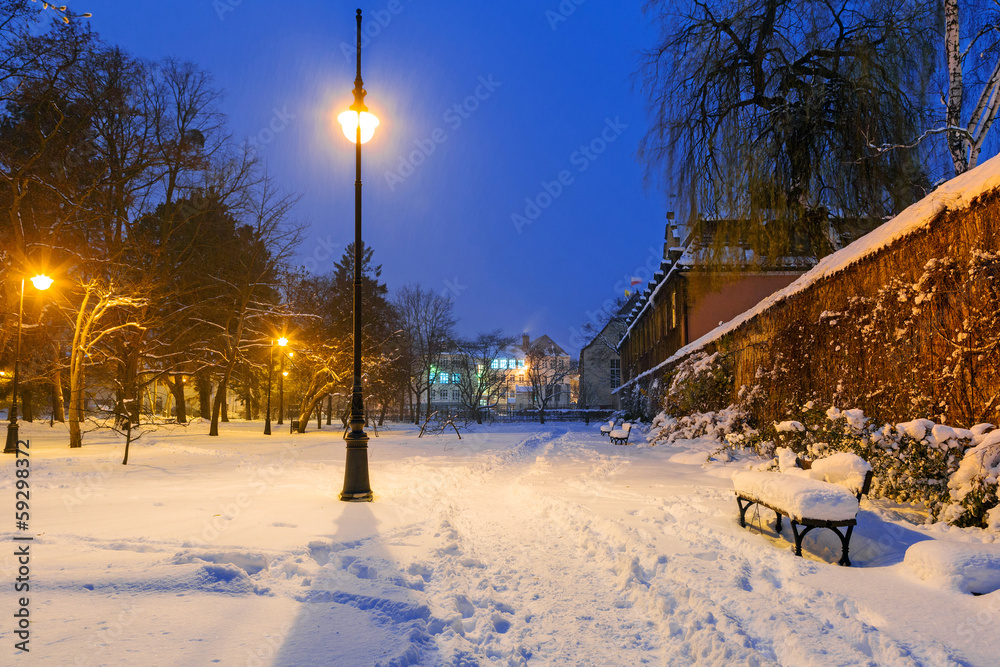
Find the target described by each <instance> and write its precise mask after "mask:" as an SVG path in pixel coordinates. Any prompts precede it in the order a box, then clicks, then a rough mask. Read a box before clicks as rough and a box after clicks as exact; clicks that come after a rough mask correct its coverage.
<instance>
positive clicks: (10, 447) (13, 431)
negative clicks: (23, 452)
mask: <svg viewBox="0 0 1000 667" xmlns="http://www.w3.org/2000/svg"><path fill="white" fill-rule="evenodd" d="M17 440H18V425H17V424H7V444H6V445H4V448H3V453H4V454H16V453H17Z"/></svg>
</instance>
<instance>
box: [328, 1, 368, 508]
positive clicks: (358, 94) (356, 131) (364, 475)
mask: <svg viewBox="0 0 1000 667" xmlns="http://www.w3.org/2000/svg"><path fill="white" fill-rule="evenodd" d="M357 19H358V50H357V54H358V56H357V64H358V71H357V76H356V77H355V79H354V104H352V105H351V108H350V111H345V112H344V113H342V114H340V116H338V120H339V121H340V124H341V127H343V129H344V135H345V136H346V137H347V138H348V139H349V140H350V141H352V142H354V148H355V153H354V156H355V159H354V165H355V180H354V385H353V387H352V389H351V432H350V433H348V434H347V437H346V438H345V440H346V441H347V459H346V462H345V466H344V489H343V491H341V492H340V499H341V500H344V501H347V502H370V501H371V500H372V489H371V484H370V483H369V481H368V435H367V434H366V433H365V428H364V427H365V404H364V398H363V395H362V388H361V253H362V245H361V145H362V144H364V143H365V142H367V141H368V140H369V139H371V138H372V135H373V134H374V132H375V127H376V126H377V125H378V119H377V118H375V116H373V115H372V114H370V113H368V107H366V106H365V95H366V93H365V84H364V81H363V80H362V78H361V10H360V9H359V10H358V13H357ZM352 135H353V136H352Z"/></svg>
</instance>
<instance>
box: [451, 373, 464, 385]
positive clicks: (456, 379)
mask: <svg viewBox="0 0 1000 667" xmlns="http://www.w3.org/2000/svg"><path fill="white" fill-rule="evenodd" d="M461 381H462V376H461V375H460V374H458V373H452V374H451V383H452V384H458V383H459V382H461Z"/></svg>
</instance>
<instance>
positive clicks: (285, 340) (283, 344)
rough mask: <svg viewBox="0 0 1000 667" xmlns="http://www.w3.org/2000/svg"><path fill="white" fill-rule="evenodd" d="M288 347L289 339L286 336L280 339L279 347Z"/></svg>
mask: <svg viewBox="0 0 1000 667" xmlns="http://www.w3.org/2000/svg"><path fill="white" fill-rule="evenodd" d="M286 345H288V339H287V338H285V337H284V336H282V337H281V338H279V339H278V347H285V346H286Z"/></svg>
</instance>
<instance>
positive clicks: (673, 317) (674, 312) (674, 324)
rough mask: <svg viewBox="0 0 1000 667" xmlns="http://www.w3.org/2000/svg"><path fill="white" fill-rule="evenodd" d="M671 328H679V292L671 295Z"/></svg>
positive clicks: (675, 291)
mask: <svg viewBox="0 0 1000 667" xmlns="http://www.w3.org/2000/svg"><path fill="white" fill-rule="evenodd" d="M670 327H671V328H676V327H677V290H676V289H674V291H673V292H671V293H670Z"/></svg>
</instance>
